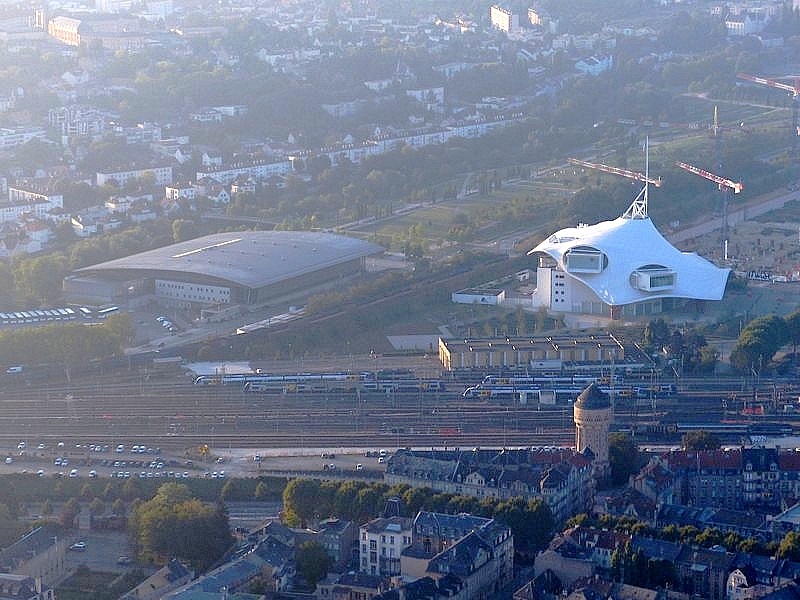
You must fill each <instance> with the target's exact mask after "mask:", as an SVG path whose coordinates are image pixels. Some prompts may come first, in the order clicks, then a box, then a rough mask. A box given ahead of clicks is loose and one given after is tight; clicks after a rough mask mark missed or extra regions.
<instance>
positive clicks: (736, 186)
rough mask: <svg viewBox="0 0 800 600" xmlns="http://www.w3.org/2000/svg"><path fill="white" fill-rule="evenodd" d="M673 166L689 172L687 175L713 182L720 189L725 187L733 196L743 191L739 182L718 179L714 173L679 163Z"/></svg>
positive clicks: (742, 186)
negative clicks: (697, 176)
mask: <svg viewBox="0 0 800 600" xmlns="http://www.w3.org/2000/svg"><path fill="white" fill-rule="evenodd" d="M675 166H677V167H680V168H681V169H683V170H684V171H689V173H694V174H695V175H699V176H700V177H703V178H704V179H708V180H709V181H713V182H714V183H716V184H717V185H718V186H720V189H722V188H723V187H726V188H728V189H730V190H733V193H734V194H738V193H739V192H741V191H742V190H743V189H744V185H742V182H741V181H738V182H737V181H733V180H731V179H727V178H725V177H720V176H719V175H714V173H711V172H709V171H706V170H705V169H700V168H698V167H695V166H693V165H690V164H687V163H684V162H680V161H677V162H676V163H675Z"/></svg>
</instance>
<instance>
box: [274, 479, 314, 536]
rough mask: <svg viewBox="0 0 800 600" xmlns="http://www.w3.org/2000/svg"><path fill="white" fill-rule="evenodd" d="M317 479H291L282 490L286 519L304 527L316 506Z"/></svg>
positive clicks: (312, 515)
mask: <svg viewBox="0 0 800 600" xmlns="http://www.w3.org/2000/svg"><path fill="white" fill-rule="evenodd" d="M319 487H320V484H319V481H316V480H314V479H292V480H291V481H290V482H289V483H288V484H287V486H286V487H285V488H284V490H283V506H284V513H285V515H286V519H287V521H288V522H290V523H297V524H299V525H300V526H301V527H306V526H307V524H308V521H309V520H310V519H312V518H313V517H314V515H315V514H316V512H317V507H318V496H319Z"/></svg>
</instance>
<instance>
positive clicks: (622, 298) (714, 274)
mask: <svg viewBox="0 0 800 600" xmlns="http://www.w3.org/2000/svg"><path fill="white" fill-rule="evenodd" d="M644 210H645V212H644V215H643V216H640V217H631V216H629V213H630V209H629V212H628V213H626V214H625V216H621V217H618V218H617V219H614V220H613V221H603V222H601V223H597V224H595V225H579V226H578V227H569V228H567V229H561V230H560V231H558V232H556V233H554V234H553V235H551V236H550V237H549V238H547V239H546V240H545V241H543V242H542V243H540V244H539V245H538V246H536V247H535V248H534V249H533V250H531V251H530V252H528V254H536V253H544V254H547V255H549V256H551V257H552V258H553V259H555V260H556V261H557V262H558V265H559V267H560V269H561V270H563V271H564V272H565V273H566V274H567V276H568V277H572V278H574V279H576V280H578V281H580V282H582V283H583V284H584V285H586V286H587V287H588V288H590V289H591V290H592V291H593V292H594V293H595V294H597V297H598V298H599V299H600V300H602V301H603V302H605V303H606V304H609V305H614V306H619V305H623V304H631V303H633V302H640V301H643V300H650V299H653V298H691V299H695V300H721V299H722V296H723V294H724V293H725V285H726V283H727V281H728V274H729V273H730V269H721V268H719V267H717V266H715V265H714V264H712V263H711V262H709V261H708V260H706V259H705V258H702V257H701V256H698V255H697V254H695V253H693V252H681V251H680V250H678V249H677V248H675V247H674V246H672V245H671V244H670V243H669V242H668V241H667V240H666V239H664V237H663V236H662V235H661V234H660V233H659V232H658V230H657V229H656V228H655V225H653V223H652V221H651V220H650V218H649V217H648V216H647V214H646V204H645V209H644ZM576 247H577V248H587V247H588V248H591V249H596V250H599V251H601V252H602V253H603V255H604V257H605V260H606V261H607V262H606V263H605V268H603V269H602V271H601V272H599V273H582V272H581V273H575V272H570V271H568V270H567V265H566V260H565V255H566V254H567V252H568V251H570V250H572V249H573V248H576ZM653 265H659V266H662V267H665V268H666V269H669V270H671V271H673V272H674V273H675V274H676V278H675V282H674V285H672V286H671V288H670V289H668V290H663V291H646V290H641V289H639V288H637V287H634V285H633V284H632V283H631V276H632V274H633V273H634V272H635V271H637V270H641V269H643V268H645V267H651V268H652V266H653Z"/></svg>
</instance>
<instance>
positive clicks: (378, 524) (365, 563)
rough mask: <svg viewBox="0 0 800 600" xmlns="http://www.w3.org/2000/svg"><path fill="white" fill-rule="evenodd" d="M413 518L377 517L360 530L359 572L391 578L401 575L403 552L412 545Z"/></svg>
mask: <svg viewBox="0 0 800 600" xmlns="http://www.w3.org/2000/svg"><path fill="white" fill-rule="evenodd" d="M412 527H413V523H412V522H411V519H405V518H402V517H393V518H390V519H376V520H374V521H370V522H369V523H367V524H366V525H362V526H361V527H360V528H359V532H358V540H359V541H358V548H359V571H361V572H362V573H368V574H370V575H379V576H384V577H390V576H395V575H399V574H400V554H402V552H403V550H405V549H406V548H408V547H409V546H410V545H411V531H412Z"/></svg>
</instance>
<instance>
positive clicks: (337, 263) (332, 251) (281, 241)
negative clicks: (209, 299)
mask: <svg viewBox="0 0 800 600" xmlns="http://www.w3.org/2000/svg"><path fill="white" fill-rule="evenodd" d="M383 251H384V249H383V248H382V247H380V246H377V245H375V244H371V243H369V242H364V241H361V240H358V239H354V238H349V237H346V236H343V235H337V234H333V233H315V232H309V231H236V232H230V233H216V234H212V235H208V236H204V237H201V238H197V239H193V240H189V241H186V242H180V243H177V244H173V245H171V246H165V247H163V248H158V249H156V250H149V251H147V252H142V253H141V254H135V255H133V256H128V257H126V258H119V259H116V260H111V261H108V262H104V263H100V264H97V265H92V266H90V267H85V268H82V269H79V270H77V271H76V272H75V274H74V277H73V280H85V279H86V278H92V279H103V280H106V281H108V280H111V281H115V282H121V281H124V280H128V281H130V280H133V279H143V278H154V279H169V280H174V281H184V282H190V283H192V284H203V283H206V284H208V285H215V286H225V285H228V286H232V287H233V288H242V289H243V290H244V289H246V290H250V292H249V293H247V294H246V295H245V294H242V295H240V294H235V295H236V296H240V297H239V298H238V300H239V301H245V302H253V301H258V300H257V299H255V298H253V291H254V290H259V289H264V288H266V287H267V286H274V285H276V284H281V283H286V282H288V281H290V280H291V281H294V280H298V279H301V278H302V279H305V278H306V277H307V276H310V275H314V274H316V277H314V279H315V280H317V279H319V280H329V279H331V276H335V277H338V276H340V275H341V274H343V273H344V272H345V271H346V272H352V271H353V270H354V269H358V268H360V266H361V263H362V261H363V260H364V259H365V258H366V257H367V256H370V255H375V254H379V253H382V252H383ZM304 276H306V277H304ZM65 287H66V286H65ZM245 298H246V299H245ZM232 300H234V301H236V299H235V298H234V299H232Z"/></svg>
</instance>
